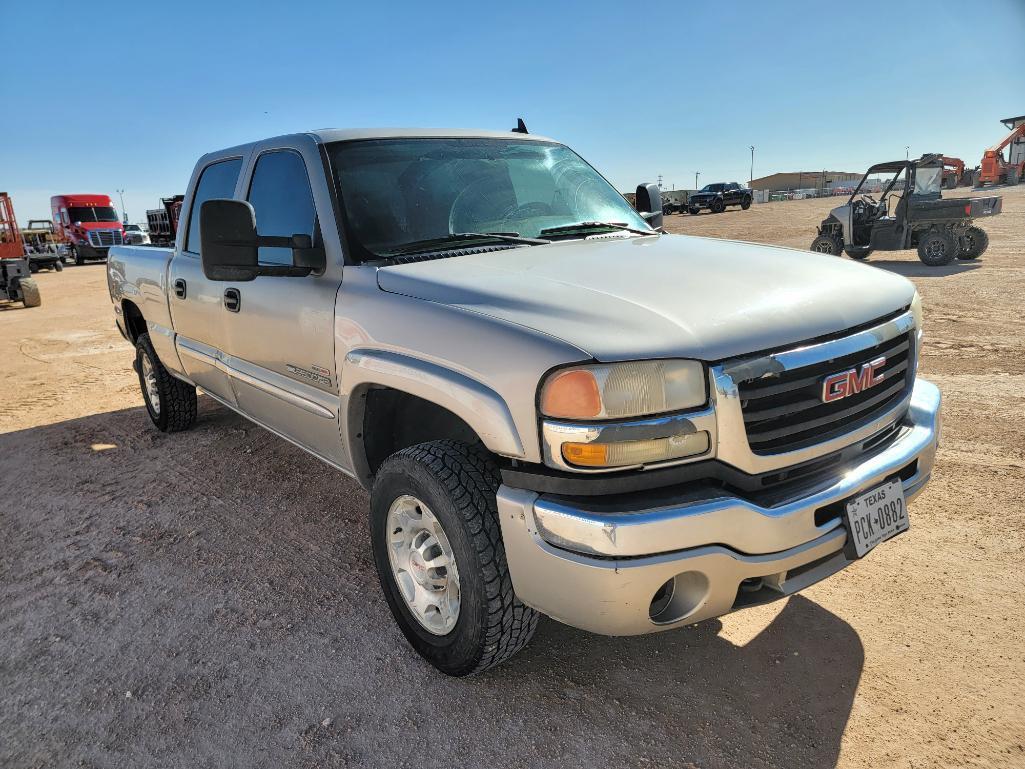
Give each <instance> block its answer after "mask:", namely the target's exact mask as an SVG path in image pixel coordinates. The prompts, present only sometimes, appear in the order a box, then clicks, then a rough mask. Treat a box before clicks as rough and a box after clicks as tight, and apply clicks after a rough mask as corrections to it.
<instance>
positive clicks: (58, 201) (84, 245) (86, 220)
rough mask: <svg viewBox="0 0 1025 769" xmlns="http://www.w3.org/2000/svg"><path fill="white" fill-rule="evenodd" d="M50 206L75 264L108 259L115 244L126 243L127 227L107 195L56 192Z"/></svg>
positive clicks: (54, 220)
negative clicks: (89, 260) (125, 231)
mask: <svg viewBox="0 0 1025 769" xmlns="http://www.w3.org/2000/svg"><path fill="white" fill-rule="evenodd" d="M50 210H51V211H52V212H53V222H54V225H55V226H56V228H57V231H58V232H59V233H60V234H61V235H62V236H63V238H64V239H65V240H67V242H68V248H69V249H70V251H71V255H72V256H74V257H75V264H82V263H84V262H85V260H86V259H106V258H107V251H109V250H110V247H111V246H120V245H122V244H123V243H124V235H125V233H124V228H123V227H122V225H121V221H120V220H119V219H118V216H117V211H115V210H114V203H113V201H112V200H111V199H110V197H108V196H107V195H54V196H53V197H52V198H50Z"/></svg>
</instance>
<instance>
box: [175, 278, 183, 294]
mask: <svg viewBox="0 0 1025 769" xmlns="http://www.w3.org/2000/svg"><path fill="white" fill-rule="evenodd" d="M174 295H175V296H176V297H178V298H179V299H184V298H185V281H184V280H183V279H182V278H178V279H177V280H176V281H175V282H174Z"/></svg>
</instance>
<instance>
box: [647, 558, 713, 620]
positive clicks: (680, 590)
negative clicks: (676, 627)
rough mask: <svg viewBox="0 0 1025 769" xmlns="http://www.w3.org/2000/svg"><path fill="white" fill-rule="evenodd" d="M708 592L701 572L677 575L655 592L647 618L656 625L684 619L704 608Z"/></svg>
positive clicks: (706, 582) (706, 581)
mask: <svg viewBox="0 0 1025 769" xmlns="http://www.w3.org/2000/svg"><path fill="white" fill-rule="evenodd" d="M708 590H709V585H708V577H706V576H705V575H704V574H702V573H701V572H699V571H685V572H683V573H682V574H677V575H676V576H675V577H673V578H672V579H670V580H667V581H666V582H664V583H663V584H662V585H661V586H660V587H659V588H658V590H656V591H655V594H654V595H653V596H652V598H651V604H650V605H649V606H648V617H649V618H650V619H651V621H652V622H654V623H655V624H656V625H667V624H670V623H672V622H679V621H680V620H682V619H686V618H687V617H689V616H690V615H692V614H694V613H695V612H696V611H697V610H698V609H700V608H701V607H702V606H704V604H705V601H706V600H707V599H708Z"/></svg>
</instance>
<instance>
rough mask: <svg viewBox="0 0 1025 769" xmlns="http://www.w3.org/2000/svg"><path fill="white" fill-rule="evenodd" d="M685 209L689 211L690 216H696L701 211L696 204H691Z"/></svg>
mask: <svg viewBox="0 0 1025 769" xmlns="http://www.w3.org/2000/svg"><path fill="white" fill-rule="evenodd" d="M687 211H688V212H689V213H690V215H691V216H697V215H698V214H700V213H701V209H700V208H697V207H696V206H691V207H690V208H688V209H687Z"/></svg>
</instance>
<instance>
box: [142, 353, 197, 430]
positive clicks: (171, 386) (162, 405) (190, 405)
mask: <svg viewBox="0 0 1025 769" xmlns="http://www.w3.org/2000/svg"><path fill="white" fill-rule="evenodd" d="M135 369H136V371H138V372H139V386H140V387H141V388H142V399H143V400H144V401H145V402H146V411H147V412H149V418H150V420H152V422H153V424H154V425H155V426H156V428H157V429H158V430H160V431H162V432H165V433H176V432H179V431H180V430H185V429H187V428H188V427H191V426H192V423H193V422H195V421H196V388H195V387H193V386H192V385H190V384H188V383H186V382H183V381H181V380H180V379H176V378H175V377H173V376H171V374H170V373H169V372H168V370H167V369H166V368H164V364H163V363H161V362H160V358H158V357H157V353H156V350H154V349H153V343H152V342H151V341H150V338H149V334H141V335H140V336H139V339H138V341H137V342H136V343H135Z"/></svg>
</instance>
